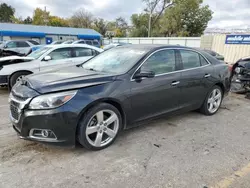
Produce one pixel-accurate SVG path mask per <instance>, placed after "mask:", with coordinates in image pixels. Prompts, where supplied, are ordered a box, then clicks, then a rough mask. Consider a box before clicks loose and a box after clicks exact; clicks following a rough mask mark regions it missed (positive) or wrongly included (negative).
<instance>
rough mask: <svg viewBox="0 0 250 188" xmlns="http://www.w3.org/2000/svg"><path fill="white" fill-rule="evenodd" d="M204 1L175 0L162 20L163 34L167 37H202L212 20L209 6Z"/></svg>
mask: <svg viewBox="0 0 250 188" xmlns="http://www.w3.org/2000/svg"><path fill="white" fill-rule="evenodd" d="M202 3H203V0H175V4H174V6H173V7H171V8H170V9H169V10H168V11H165V13H164V15H163V17H162V18H161V20H160V26H161V29H160V30H161V32H162V33H163V34H164V35H165V36H200V35H202V34H203V32H204V30H205V29H206V27H207V24H208V22H209V21H210V20H211V19H212V14H213V12H212V11H211V10H210V9H209V6H208V5H206V6H202Z"/></svg>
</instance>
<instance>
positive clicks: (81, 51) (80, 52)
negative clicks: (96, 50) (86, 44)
mask: <svg viewBox="0 0 250 188" xmlns="http://www.w3.org/2000/svg"><path fill="white" fill-rule="evenodd" d="M75 56H76V57H85V56H93V52H92V49H90V48H75Z"/></svg>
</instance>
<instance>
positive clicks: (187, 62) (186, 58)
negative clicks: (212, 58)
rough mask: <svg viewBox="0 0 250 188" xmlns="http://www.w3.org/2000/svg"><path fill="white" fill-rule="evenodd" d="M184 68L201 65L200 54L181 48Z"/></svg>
mask: <svg viewBox="0 0 250 188" xmlns="http://www.w3.org/2000/svg"><path fill="white" fill-rule="evenodd" d="M180 54H181V58H182V63H183V69H191V68H195V67H200V65H201V64H200V55H199V54H198V53H196V52H193V51H188V50H180Z"/></svg>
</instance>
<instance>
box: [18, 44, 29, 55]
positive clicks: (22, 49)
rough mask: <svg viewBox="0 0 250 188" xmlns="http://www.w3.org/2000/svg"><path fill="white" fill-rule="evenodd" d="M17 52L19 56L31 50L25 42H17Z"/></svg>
mask: <svg viewBox="0 0 250 188" xmlns="http://www.w3.org/2000/svg"><path fill="white" fill-rule="evenodd" d="M17 50H18V51H19V53H21V54H28V53H29V52H30V50H31V46H30V45H29V44H28V43H27V42H26V41H17Z"/></svg>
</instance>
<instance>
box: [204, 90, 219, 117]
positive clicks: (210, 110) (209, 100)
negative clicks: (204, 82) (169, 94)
mask: <svg viewBox="0 0 250 188" xmlns="http://www.w3.org/2000/svg"><path fill="white" fill-rule="evenodd" d="M222 99H223V92H222V89H221V87H219V86H217V85H216V86H214V87H213V88H212V89H211V90H210V91H209V92H208V95H207V97H206V99H205V101H204V103H203V105H202V107H201V108H200V112H201V113H202V114H204V115H206V116H211V115H214V114H216V113H217V112H218V110H219V108H220V106H221V103H222Z"/></svg>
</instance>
